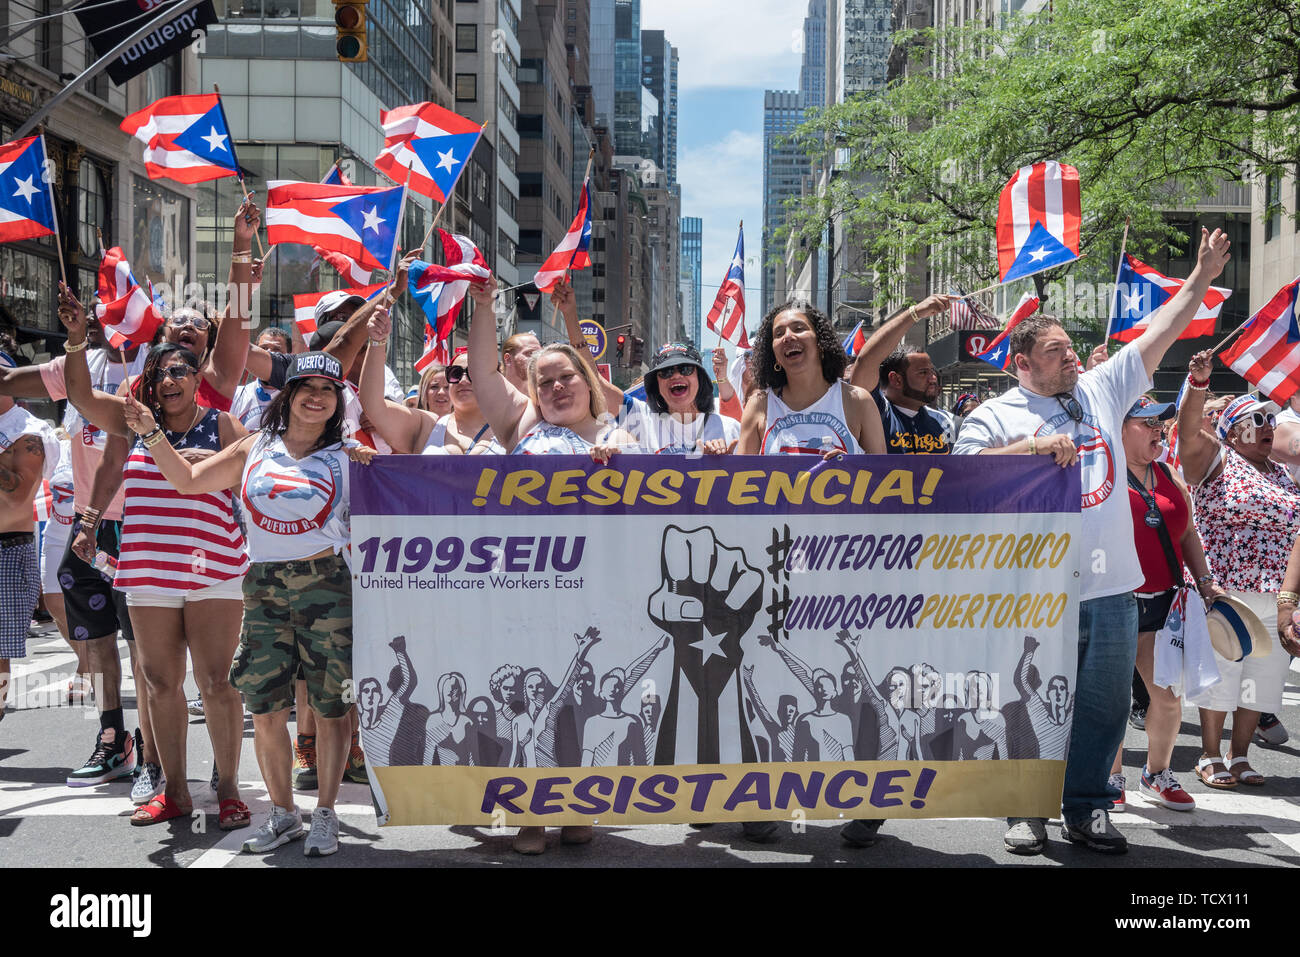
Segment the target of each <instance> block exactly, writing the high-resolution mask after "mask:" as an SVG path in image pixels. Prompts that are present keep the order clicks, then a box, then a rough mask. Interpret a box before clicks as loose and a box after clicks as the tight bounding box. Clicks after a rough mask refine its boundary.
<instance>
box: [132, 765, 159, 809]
mask: <svg viewBox="0 0 1300 957" xmlns="http://www.w3.org/2000/svg"><path fill="white" fill-rule="evenodd" d="M166 787H167V779H166V778H164V777H163V773H162V768H160V767H159V766H158V765H156V764H153V763H152V762H150V763H147V764H141V765H140V766H139V767H137V768H136V769H135V781H134V782H133V783H132V785H131V803H132V804H135V805H140V804H148V803H149V802H150V801H152V800H153V799H154V798H156V797H157V796H158V795H160V794H162V793H163V790H164V789H165V788H166Z"/></svg>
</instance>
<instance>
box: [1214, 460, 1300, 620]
mask: <svg viewBox="0 0 1300 957" xmlns="http://www.w3.org/2000/svg"><path fill="white" fill-rule="evenodd" d="M1193 501H1194V503H1195V505H1196V528H1197V530H1198V531H1199V532H1200V533H1201V542H1202V543H1203V544H1204V546H1205V557H1206V558H1207V559H1209V562H1210V570H1211V571H1213V572H1214V577H1215V579H1216V580H1217V581H1218V583H1219V584H1220V585H1221V586H1222V587H1223V588H1225V589H1227V590H1228V591H1243V592H1256V593H1261V594H1263V593H1268V592H1276V591H1277V590H1278V589H1280V588H1281V587H1282V577H1283V575H1285V574H1286V563H1287V559H1288V558H1290V556H1291V545H1292V543H1293V542H1294V541H1295V539H1296V534H1297V533H1298V532H1300V489H1297V488H1296V486H1295V483H1293V482H1292V481H1291V477H1290V476H1289V475H1287V474H1286V472H1285V471H1284V470H1283V469H1282V468H1281V467H1279V466H1277V465H1274V464H1273V463H1271V462H1270V463H1269V472H1268V474H1267V475H1266V474H1264V473H1262V472H1260V471H1259V470H1258V469H1256V468H1255V467H1254V466H1253V465H1251V464H1250V463H1249V462H1247V461H1246V460H1245V459H1244V458H1242V457H1241V456H1240V455H1238V454H1237V453H1236V452H1235V451H1234V450H1233V449H1232V448H1230V447H1228V446H1227V445H1225V446H1223V471H1221V472H1220V473H1219V476H1218V478H1216V479H1215V480H1214V481H1212V482H1206V483H1205V484H1203V485H1199V486H1197V487H1196V490H1195V492H1194V498H1193Z"/></svg>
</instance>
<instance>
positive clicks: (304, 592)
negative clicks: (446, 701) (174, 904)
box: [126, 352, 373, 857]
mask: <svg viewBox="0 0 1300 957" xmlns="http://www.w3.org/2000/svg"><path fill="white" fill-rule="evenodd" d="M343 387H344V379H343V369H342V366H341V365H340V363H339V361H338V360H337V359H335V358H334V357H333V356H331V355H327V354H326V353H323V352H304V353H299V354H297V355H295V356H294V357H293V361H292V363H291V365H290V366H289V371H288V375H287V376H286V379H285V386H284V388H283V389H282V390H281V391H280V392H279V393H278V394H277V395H276V397H275V398H274V399H272V400H271V404H270V405H269V406H268V407H267V409H266V413H265V414H264V415H263V417H262V422H263V425H262V429H261V431H260V432H255V433H253V434H252V435H250V436H246V437H245V438H243V439H241V440H240V441H238V442H236V443H234V444H232V445H229V446H227V447H226V448H225V449H223V450H222V451H221V452H219V453H218V454H216V455H214V456H212V457H211V458H209V459H206V460H204V461H202V462H199V463H198V464H197V465H191V464H190V463H189V462H187V461H185V459H183V458H182V457H181V456H180V455H179V454H178V453H177V452H176V450H175V449H174V448H173V447H172V446H171V444H170V443H169V442H168V441H166V436H165V435H164V434H163V433H161V432H160V430H159V429H158V427H157V426H156V425H155V424H154V417H153V415H152V414H151V412H150V410H149V409H147V408H145V407H144V406H142V405H140V404H139V403H135V402H132V403H130V404H129V405H128V407H127V410H126V418H127V421H128V423H129V424H130V426H131V428H132V430H133V431H135V432H136V433H137V434H139V435H141V436H143V437H144V438H143V439H142V441H146V442H150V443H151V444H150V448H154V449H155V450H156V451H155V454H154V457H155V460H156V461H157V463H158V469H159V471H160V472H162V474H163V476H164V477H165V478H166V479H167V481H168V482H170V483H171V484H172V485H173V486H174V487H175V488H176V489H177V490H178V491H180V492H182V493H184V494H188V495H202V494H210V493H212V492H214V491H216V490H218V489H227V488H230V487H232V486H237V487H238V488H239V489H240V504H241V505H242V507H243V510H244V513H245V514H246V516H247V522H246V524H247V526H248V550H249V552H250V554H251V557H252V559H253V565H252V567H251V568H250V569H249V573H248V576H247V578H246V579H245V580H244V584H243V611H244V623H243V630H242V634H241V635H240V639H239V648H238V651H237V652H236V653H235V654H234V655H233V657H234V663H233V664H231V665H230V666H229V673H230V684H232V685H233V686H234V687H235V688H236V689H238V691H239V692H241V693H242V694H243V696H244V703H245V704H246V706H247V707H248V710H249V711H251V712H252V714H253V734H254V737H253V743H254V747H255V748H256V750H257V763H258V766H259V767H260V768H261V770H262V778H263V780H264V781H265V782H266V787H267V791H268V792H269V794H270V796H271V803H272V808H271V816H270V817H269V818H268V820H267V821H266V822H265V823H264V824H263V825H262V826H261V827H260V828H259V829H258V830H257V833H256V834H254V835H253V837H251V838H249V839H248V840H247V841H245V842H244V845H243V849H244V850H245V851H248V852H250V853H263V852H265V851H269V850H272V849H273V848H276V847H279V846H280V845H282V844H285V843H287V842H289V841H292V840H295V839H297V838H299V837H301V836H302V835H303V827H302V818H301V815H300V814H299V812H298V810H297V809H296V808H295V807H294V804H293V791H292V789H291V787H290V781H289V776H290V768H291V766H292V763H293V752H292V748H291V747H290V742H289V732H288V725H287V723H286V722H287V719H288V716H289V708H290V707H291V706H292V705H293V700H294V676H295V674H297V672H298V670H299V667H300V666H301V668H302V670H303V672H304V674H305V677H306V679H307V697H308V701H309V702H310V706H311V709H312V711H313V712H314V713H315V715H316V735H317V748H316V759H317V764H318V767H319V769H320V774H319V780H320V791H319V795H318V799H317V807H316V810H314V811H313V812H312V817H311V833H310V834H309V835H308V837H307V841H306V845H305V847H304V849H303V853H304V854H305V855H306V856H307V857H323V856H325V855H328V854H333V853H334V852H335V851H337V850H338V818H337V817H336V816H335V814H334V802H335V799H336V798H337V796H338V789H339V782H340V781H341V780H342V777H343V769H344V766H345V764H346V763H347V757H348V749H349V745H350V742H351V730H352V728H351V716H350V711H351V707H352V701H351V696H350V695H349V694H348V689H349V687H350V685H351V679H352V578H351V574H350V573H349V571H348V567H347V565H346V563H345V560H344V558H343V555H342V553H343V550H344V549H345V548H346V547H347V544H348V536H349V526H350V521H349V520H350V514H349V511H348V458H349V454H348V453H347V452H345V451H344V448H343V445H342V441H343ZM369 454H373V453H372V452H370V453H357V455H358V457H359V459H360V460H361V461H369V458H368V456H369ZM204 700H205V702H206V700H207V696H206V695H205V696H204Z"/></svg>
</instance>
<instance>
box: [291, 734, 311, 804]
mask: <svg viewBox="0 0 1300 957" xmlns="http://www.w3.org/2000/svg"><path fill="white" fill-rule="evenodd" d="M316 784H317V782H316V735H314V734H300V735H298V741H297V743H296V744H295V745H294V746H293V789H294V790H295V791H315V790H316Z"/></svg>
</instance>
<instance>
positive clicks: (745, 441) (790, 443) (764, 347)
mask: <svg viewBox="0 0 1300 957" xmlns="http://www.w3.org/2000/svg"><path fill="white" fill-rule="evenodd" d="M752 361H753V365H752V368H753V370H754V377H755V379H756V380H757V382H758V388H759V391H758V392H756V393H755V394H754V395H753V396H751V397H750V400H749V402H747V403H746V405H745V413H744V417H743V418H742V420H741V424H740V446H739V447H738V448H737V449H736V452H737V453H738V454H741V455H759V454H762V455H785V454H811V455H824V456H829V455H845V454H848V455H858V454H862V453H866V454H869V455H880V454H883V453H884V452H885V430H884V428H883V426H882V425H881V424H880V412H879V410H878V409H877V408H876V403H875V402H874V401H873V400H872V398H871V395H870V394H869V393H867V392H865V391H864V390H862V389H858V388H856V387H854V386H851V385H849V384H848V383H847V382H842V381H840V375H841V374H842V373H843V372H844V364H845V362H846V361H847V359H846V358H845V355H844V349H843V348H842V347H841V345H840V341H839V339H838V338H837V337H836V335H835V330H834V329H833V328H832V327H831V323H830V320H829V319H827V318H826V315H825V314H824V313H822V312H821V311H820V310H818V309H816V308H814V307H813V306H811V305H808V304H807V303H800V302H795V301H790V302H787V303H784V304H783V305H780V306H777V307H776V308H775V309H773V310H772V311H771V312H769V313H768V314H767V315H766V316H764V317H763V324H762V326H761V327H759V330H758V336H757V339H756V341H755V343H754V354H753V357H752Z"/></svg>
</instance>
